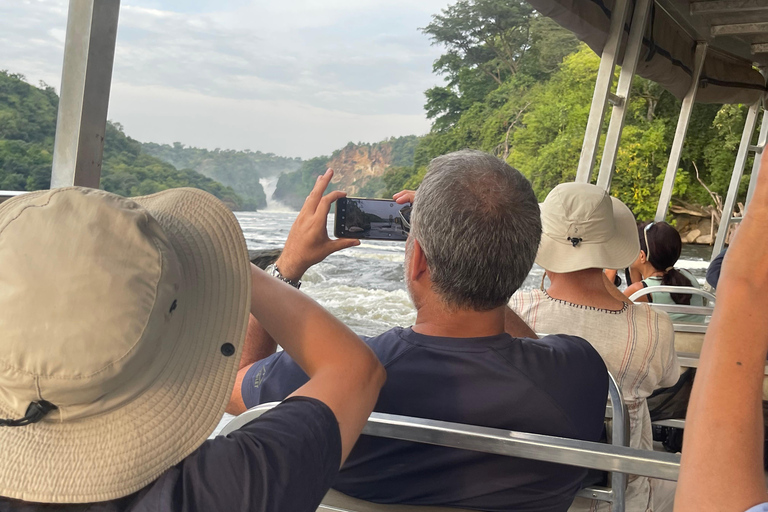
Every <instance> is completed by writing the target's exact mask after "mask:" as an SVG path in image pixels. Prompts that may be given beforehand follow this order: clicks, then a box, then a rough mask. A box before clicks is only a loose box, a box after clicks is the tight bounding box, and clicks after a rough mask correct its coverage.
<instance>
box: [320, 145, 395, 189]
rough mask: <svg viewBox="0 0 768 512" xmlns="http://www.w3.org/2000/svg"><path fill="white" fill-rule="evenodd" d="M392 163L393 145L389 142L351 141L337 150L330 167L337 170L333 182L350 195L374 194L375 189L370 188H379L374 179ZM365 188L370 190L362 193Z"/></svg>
mask: <svg viewBox="0 0 768 512" xmlns="http://www.w3.org/2000/svg"><path fill="white" fill-rule="evenodd" d="M391 165H392V145H391V144H388V143H379V144H370V145H369V144H366V145H357V144H351V143H350V144H347V145H346V146H345V147H344V148H343V149H340V150H338V151H336V152H335V153H334V154H333V156H332V157H331V160H330V161H329V162H328V167H330V168H331V169H333V170H334V172H335V176H334V178H333V183H334V184H335V185H336V188H337V189H339V190H345V191H346V192H347V195H349V196H360V195H373V192H374V191H370V189H372V188H377V185H376V184H374V181H375V180H376V179H377V178H381V177H382V176H383V175H384V173H385V172H386V171H387V169H388V168H389V167H390V166H391ZM372 184H373V187H371V185H372ZM378 188H380V187H378ZM364 190H365V191H369V192H368V193H367V194H362V193H361V192H362V191H364Z"/></svg>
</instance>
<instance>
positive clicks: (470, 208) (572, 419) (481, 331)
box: [229, 151, 608, 511]
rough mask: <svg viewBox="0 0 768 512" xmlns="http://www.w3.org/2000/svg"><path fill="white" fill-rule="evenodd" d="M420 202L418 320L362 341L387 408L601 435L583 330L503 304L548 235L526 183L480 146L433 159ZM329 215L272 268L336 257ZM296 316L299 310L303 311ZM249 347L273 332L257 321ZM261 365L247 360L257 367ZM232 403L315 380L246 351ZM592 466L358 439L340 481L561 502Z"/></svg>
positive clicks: (415, 249)
mask: <svg viewBox="0 0 768 512" xmlns="http://www.w3.org/2000/svg"><path fill="white" fill-rule="evenodd" d="M395 199H396V200H397V201H398V202H400V203H405V202H411V203H413V210H412V216H411V231H410V234H409V238H408V240H407V242H406V254H405V265H404V266H405V283H406V287H407V289H408V292H409V295H410V297H411V299H412V301H413V304H414V306H415V307H416V310H417V317H416V322H415V324H414V325H413V326H412V327H409V328H401V327H395V328H393V329H391V330H389V331H387V332H385V333H383V334H381V335H379V336H376V337H373V338H369V339H367V340H366V342H367V343H368V345H369V346H370V347H371V348H372V349H373V351H374V353H375V354H376V355H377V356H378V358H379V360H380V361H381V363H382V364H383V365H384V367H385V368H386V370H387V375H388V379H387V383H386V384H385V386H384V388H383V389H382V392H381V394H380V395H379V400H378V402H377V404H376V408H375V410H376V411H378V412H384V413H391V414H401V415H406V416H416V417H422V418H430V419H435V420H443V421H450V422H456V423H465V424H473V425H480V426H486V427H494V428H502V429H509V430H518V431H525V432H533V433H539V434H547V435H554V436H563V437H570V438H576V439H583V440H589V441H597V440H598V439H599V437H600V436H601V433H602V430H603V421H604V415H605V403H606V396H607V392H608V376H607V371H606V368H605V365H604V364H603V361H602V359H601V357H600V355H599V354H598V353H597V352H596V351H595V350H594V349H593V348H592V346H591V345H590V344H589V343H587V342H586V341H584V340H582V339H581V338H577V337H573V336H561V335H556V336H547V337H545V338H543V339H540V340H539V339H535V338H536V335H535V334H534V333H533V332H532V331H531V330H530V328H528V326H526V325H525V324H524V323H523V322H522V321H521V320H520V319H519V318H517V317H516V316H515V315H514V314H513V313H512V312H511V311H510V310H509V309H508V308H507V307H506V304H507V302H508V301H509V298H510V297H511V296H512V294H513V293H514V292H515V291H516V290H517V289H518V287H519V286H520V285H521V284H522V282H523V280H524V279H525V277H526V276H527V275H528V272H529V271H530V269H531V266H532V265H533V260H534V258H535V256H536V252H537V250H538V247H539V241H540V238H541V219H540V214H539V206H538V202H537V201H536V197H535V195H534V193H533V190H532V188H531V185H530V183H528V181H527V180H526V179H525V178H524V177H523V176H522V175H521V174H520V173H519V172H518V171H516V170H515V169H513V168H511V167H510V166H508V165H507V164H506V163H504V162H503V161H501V160H499V159H497V158H495V157H493V156H492V155H488V154H486V153H482V152H478V151H460V152H456V153H451V154H448V155H445V156H442V157H439V158H436V159H434V160H433V161H432V162H431V164H430V166H429V169H428V172H427V174H426V176H425V178H424V181H423V183H422V184H421V186H420V188H419V190H418V192H417V193H413V192H410V191H403V192H401V193H399V194H397V195H395ZM353 243H354V242H350V241H349V240H335V241H331V240H329V239H328V235H327V230H326V218H325V216H317V215H314V216H312V215H308V214H306V213H305V212H301V213H300V214H299V217H298V218H297V220H296V223H295V224H294V226H293V228H292V229H291V233H290V234H289V236H288V240H287V241H286V245H285V250H284V252H283V254H282V256H281V257H280V259H279V260H278V262H277V266H276V269H273V275H276V276H277V277H279V278H282V279H284V280H287V281H291V282H293V283H295V284H298V283H297V281H298V279H299V278H300V277H301V275H303V273H304V272H305V271H306V270H307V269H308V268H309V267H310V266H311V265H313V264H315V263H317V262H319V261H322V259H323V258H324V257H326V256H327V255H328V254H330V253H332V252H334V251H335V250H338V249H340V248H342V247H347V246H350V245H351V244H353ZM295 314H296V315H301V314H302V312H301V311H296V312H295ZM253 334H254V335H253V336H251V337H250V338H249V339H250V341H251V347H252V348H251V351H250V352H251V353H252V354H255V353H257V352H260V351H261V352H263V351H264V350H265V348H270V343H271V340H269V339H268V337H267V336H266V335H265V333H264V332H263V331H260V330H259V329H258V328H254V333H253ZM251 363H252V364H251ZM241 366H242V370H241V371H240V374H239V376H238V383H239V385H236V386H235V391H234V394H233V397H232V401H231V402H230V407H229V411H230V412H232V413H239V412H242V411H243V410H245V408H247V407H253V406H255V405H257V404H260V403H264V402H271V401H277V400H282V399H284V398H285V397H286V396H288V395H289V394H290V393H292V392H293V391H294V390H295V389H296V388H297V387H299V386H301V385H302V383H304V382H305V381H306V379H307V377H306V375H305V374H304V372H303V371H302V370H301V368H299V366H298V365H296V363H295V362H294V361H293V359H291V357H290V356H289V355H288V354H285V353H282V352H281V353H277V354H274V355H272V356H270V357H266V358H265V359H262V360H259V361H255V362H254V361H244V362H243V363H241ZM585 475H586V470H583V469H581V468H575V467H570V466H563V465H557V464H550V463H545V462H537V461H530V460H522V459H516V458H511V457H503V456H496V455H487V454H482V453H478V452H472V451H465V450H457V449H450V448H444V447H436V446H429V445H422V444H416V443H409V442H403V441H395V440H389V439H381V438H373V437H367V436H363V437H362V438H361V439H360V440H359V441H358V443H357V444H356V445H355V448H354V449H353V451H352V453H351V455H350V457H349V459H348V460H347V462H346V464H345V465H344V467H343V468H342V470H341V472H340V474H339V477H338V478H337V479H336V482H335V484H334V488H335V489H337V490H339V491H341V492H343V493H346V494H349V495H351V496H354V497H356V498H360V499H365V500H370V501H375V502H379V503H401V504H411V505H445V506H452V507H459V508H469V509H474V510H483V511H502V510H517V511H565V510H567V509H568V506H569V505H570V503H571V501H572V500H573V498H574V495H575V494H576V492H577V490H578V489H579V487H580V484H581V481H582V480H583V479H584V476H585Z"/></svg>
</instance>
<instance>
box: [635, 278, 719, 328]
mask: <svg viewBox="0 0 768 512" xmlns="http://www.w3.org/2000/svg"><path fill="white" fill-rule="evenodd" d="M653 293H682V294H686V295H697V296H700V297H702V298H703V299H704V303H705V304H706V306H688V305H685V304H659V303H655V302H650V303H649V304H650V306H651V307H652V308H653V309H654V310H656V311H664V312H665V313H667V314H669V313H682V314H687V315H697V316H701V317H703V318H704V319H705V321H704V322H703V323H692V322H675V323H674V326H675V332H688V333H705V332H707V323H708V322H709V321H708V317H710V316H712V311H714V309H715V307H714V304H715V296H714V295H712V294H711V293H709V292H708V291H705V290H701V289H699V288H694V287H692V286H648V287H647V288H643V289H642V290H638V291H636V292H635V293H633V294H632V295H630V296H629V300H631V301H633V302H636V301H637V299H639V298H640V297H645V296H646V295H651V294H653Z"/></svg>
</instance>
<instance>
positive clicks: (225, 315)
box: [0, 189, 251, 503]
mask: <svg viewBox="0 0 768 512" xmlns="http://www.w3.org/2000/svg"><path fill="white" fill-rule="evenodd" d="M20 197H23V196H20ZM132 200H133V201H135V202H136V203H138V204H139V205H141V206H143V207H144V208H146V209H147V210H148V211H149V212H150V213H151V214H152V216H153V217H154V218H155V219H156V220H157V221H158V222H159V223H160V225H161V226H162V228H163V230H164V231H165V234H166V236H167V237H168V239H169V240H170V241H171V243H172V245H173V248H174V249H175V251H176V253H177V256H178V259H179V262H180V265H181V269H182V283H183V284H182V287H181V290H180V295H179V304H184V307H183V308H182V307H179V312H181V313H182V314H183V321H182V323H183V326H182V328H181V334H180V336H179V338H178V343H176V347H175V349H174V351H173V355H172V356H171V360H170V362H169V364H168V365H167V367H166V368H165V369H164V370H163V372H162V373H161V374H160V375H159V376H158V378H157V380H156V381H155V382H154V383H153V384H152V385H151V387H150V388H148V389H147V390H146V391H145V392H144V393H143V394H141V395H140V396H138V397H137V398H136V399H134V400H133V401H132V402H130V403H128V404H126V405H124V406H123V407H120V408H118V409H115V410H112V411H110V412H107V413H104V414H101V415H99V416H96V417H91V418H87V419H83V420H78V421H65V422H58V421H45V420H43V421H41V422H39V423H35V424H32V425H27V426H24V427H0V453H1V454H2V455H0V458H1V459H2V463H1V464H0V495H2V496H6V497H10V498H15V499H19V500H24V501H28V502H41V503H87V502H98V501H106V500H111V499H115V498H120V497H123V496H127V495H129V494H132V493H134V492H136V491H138V490H139V489H142V488H143V487H145V486H147V485H148V484H150V483H151V482H153V481H154V480H156V479H157V478H158V477H159V476H160V475H161V474H162V473H163V472H165V471H166V470H167V469H169V468H170V467H172V466H174V465H176V464H178V463H179V462H181V460H183V459H184V458H185V457H187V456H188V455H189V454H191V453H192V452H193V451H194V450H195V449H196V448H198V447H199V446H200V445H201V444H202V443H203V442H204V441H205V440H206V439H207V438H208V436H209V435H210V434H211V433H212V432H213V430H214V429H215V427H216V425H217V424H218V422H219V421H220V419H221V417H222V415H223V413H224V409H225V407H226V405H227V403H228V401H229V398H230V395H231V392H232V388H233V386H234V383H235V377H236V375H237V370H238V362H239V360H240V354H241V351H242V345H243V342H244V339H245V334H246V330H247V327H248V315H249V311H250V299H251V294H250V292H251V278H250V262H249V260H248V251H247V249H246V245H245V240H244V238H243V234H242V230H241V229H240V226H239V224H238V222H237V219H236V218H235V216H234V215H233V214H232V212H231V211H229V209H227V208H226V207H225V206H224V205H223V204H222V203H221V202H220V201H218V200H217V199H216V198H214V197H213V196H211V195H210V194H208V193H206V192H203V191H200V190H197V189H173V190H167V191H164V192H160V193H158V194H153V195H150V196H144V197H137V198H132ZM10 201H12V200H9V201H7V202H6V203H8V202H10ZM0 209H1V208H0ZM30 236H35V235H34V234H30ZM52 292H53V293H55V284H54V286H53V290H52ZM104 292H105V293H119V290H105V291H104ZM72 300H77V298H76V297H73V298H72ZM225 343H231V344H232V345H234V347H235V352H234V354H231V355H229V356H228V357H227V356H225V355H224V354H223V352H222V349H221V347H222V345H223V344H225ZM11 416H13V414H12V413H11V411H9V410H5V409H4V407H3V406H2V404H0V417H11Z"/></svg>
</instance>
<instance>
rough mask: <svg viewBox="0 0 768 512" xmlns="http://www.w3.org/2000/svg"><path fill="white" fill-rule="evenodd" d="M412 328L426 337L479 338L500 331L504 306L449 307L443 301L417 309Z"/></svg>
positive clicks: (495, 334) (501, 329) (502, 323)
mask: <svg viewBox="0 0 768 512" xmlns="http://www.w3.org/2000/svg"><path fill="white" fill-rule="evenodd" d="M413 330H414V331H415V332H417V333H419V334H424V335H427V336H441V337H445V338H482V337H485V336H497V335H499V334H502V333H503V332H504V308H503V307H500V308H496V309H492V310H490V311H474V310H467V309H450V308H446V307H445V306H444V305H443V304H434V303H433V304H431V305H424V306H422V307H420V308H418V310H417V313H416V323H414V324H413Z"/></svg>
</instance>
